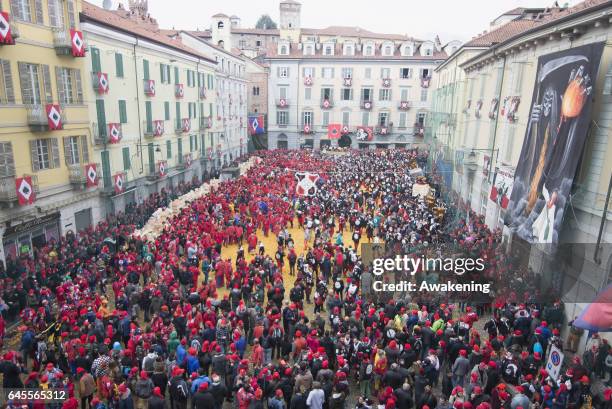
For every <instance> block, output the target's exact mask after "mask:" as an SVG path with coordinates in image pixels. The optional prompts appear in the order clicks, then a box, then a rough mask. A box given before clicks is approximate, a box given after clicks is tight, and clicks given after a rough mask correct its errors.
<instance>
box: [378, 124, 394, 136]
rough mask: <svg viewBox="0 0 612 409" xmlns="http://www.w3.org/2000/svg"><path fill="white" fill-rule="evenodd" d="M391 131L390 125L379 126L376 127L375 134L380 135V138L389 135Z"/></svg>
mask: <svg viewBox="0 0 612 409" xmlns="http://www.w3.org/2000/svg"><path fill="white" fill-rule="evenodd" d="M392 131H393V126H392V125H384V126H382V125H379V126H377V127H376V133H377V134H378V135H382V136H385V135H390V134H391V132H392Z"/></svg>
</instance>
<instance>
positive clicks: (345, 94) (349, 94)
mask: <svg viewBox="0 0 612 409" xmlns="http://www.w3.org/2000/svg"><path fill="white" fill-rule="evenodd" d="M340 99H341V100H342V101H351V100H352V99H353V89H352V88H342V90H341V91H340Z"/></svg>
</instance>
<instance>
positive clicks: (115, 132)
mask: <svg viewBox="0 0 612 409" xmlns="http://www.w3.org/2000/svg"><path fill="white" fill-rule="evenodd" d="M120 141H121V124H116V123H115V124H108V142H109V143H119V142H120Z"/></svg>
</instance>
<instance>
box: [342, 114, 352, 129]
mask: <svg viewBox="0 0 612 409" xmlns="http://www.w3.org/2000/svg"><path fill="white" fill-rule="evenodd" d="M350 117H351V113H350V112H349V111H344V112H342V125H344V126H348V125H349V123H350Z"/></svg>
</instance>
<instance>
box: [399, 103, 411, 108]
mask: <svg viewBox="0 0 612 409" xmlns="http://www.w3.org/2000/svg"><path fill="white" fill-rule="evenodd" d="M399 108H400V109H410V102H409V101H400V106H399Z"/></svg>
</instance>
